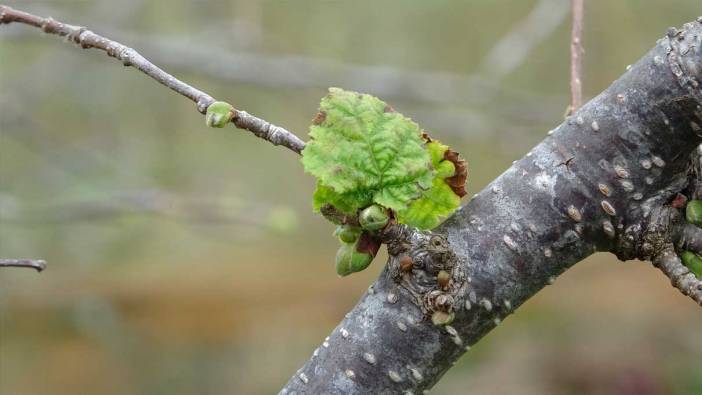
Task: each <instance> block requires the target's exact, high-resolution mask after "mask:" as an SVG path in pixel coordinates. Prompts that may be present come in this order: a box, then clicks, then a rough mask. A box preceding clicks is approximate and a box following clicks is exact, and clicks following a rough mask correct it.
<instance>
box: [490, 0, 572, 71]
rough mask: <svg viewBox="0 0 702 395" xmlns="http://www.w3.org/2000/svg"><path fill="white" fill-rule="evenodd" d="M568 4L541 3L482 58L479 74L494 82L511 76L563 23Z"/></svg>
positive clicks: (552, 0) (542, 0) (557, 1)
mask: <svg viewBox="0 0 702 395" xmlns="http://www.w3.org/2000/svg"><path fill="white" fill-rule="evenodd" d="M566 15H568V4H567V3H566V2H564V1H562V0H540V1H539V2H538V3H537V4H536V5H535V6H534V8H533V9H532V10H531V12H529V14H527V16H526V17H524V19H522V20H521V21H519V22H517V23H516V24H515V25H514V28H513V29H512V30H510V31H509V32H507V34H505V35H503V36H502V38H500V39H499V40H498V41H497V44H495V45H494V46H493V47H492V49H491V50H490V52H488V54H487V55H485V58H484V59H483V61H482V64H481V66H480V70H481V72H482V73H484V74H485V75H488V76H490V77H491V78H492V79H494V80H500V79H502V78H504V77H505V76H507V75H508V74H510V73H511V72H513V71H514V70H515V69H516V68H517V67H519V66H520V65H521V64H522V63H524V61H526V59H527V55H529V52H531V50H532V49H534V47H536V46H538V45H539V44H541V43H542V42H543V41H544V40H545V39H546V38H548V37H549V36H550V35H551V34H552V33H553V32H554V31H555V30H556V29H557V28H558V26H560V25H561V23H563V21H564V20H565V18H566Z"/></svg>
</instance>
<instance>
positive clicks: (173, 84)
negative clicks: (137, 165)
mask: <svg viewBox="0 0 702 395" xmlns="http://www.w3.org/2000/svg"><path fill="white" fill-rule="evenodd" d="M13 22H15V23H23V24H26V25H29V26H34V27H37V28H40V29H42V30H43V31H44V32H45V33H48V34H55V35H58V36H61V37H66V38H67V40H68V41H71V42H74V43H76V44H78V45H80V46H81V47H82V48H97V49H101V50H103V51H105V52H106V53H107V55H108V56H111V57H114V58H116V59H118V60H120V61H121V62H122V64H124V65H125V66H132V67H134V68H136V69H137V70H139V71H141V72H142V73H144V74H146V75H148V76H149V77H151V78H153V79H155V80H156V81H158V82H160V83H161V84H163V85H165V86H167V87H168V88H170V89H172V90H174V91H175V92H178V93H179V94H181V95H183V96H185V97H187V98H188V99H190V100H192V101H194V102H195V103H196V104H197V110H198V111H199V112H201V113H203V114H204V113H205V112H206V111H207V107H209V105H210V104H212V103H213V102H214V101H215V99H214V98H212V96H210V95H208V94H207V93H205V92H202V91H200V90H198V89H196V88H194V87H192V86H190V85H188V84H186V83H185V82H183V81H181V80H179V79H177V78H175V77H174V76H172V75H170V74H168V73H166V72H165V71H163V70H161V69H160V68H158V67H157V66H156V65H154V64H153V63H151V62H149V61H148V60H147V59H146V58H144V57H143V56H141V55H140V54H139V53H138V52H137V51H135V50H134V49H132V48H129V47H127V46H125V45H123V44H120V43H118V42H116V41H112V40H110V39H108V38H106V37H103V36H100V35H98V34H95V33H93V32H91V31H90V30H87V29H86V28H85V27H81V26H74V25H69V24H66V23H63V22H59V21H56V20H54V19H52V18H43V17H40V16H36V15H33V14H30V13H27V12H23V11H19V10H15V9H13V8H10V7H8V6H4V5H0V24H3V23H13ZM232 123H233V124H234V125H235V126H236V127H238V128H240V129H245V130H248V131H250V132H251V133H253V134H255V135H256V136H258V137H260V138H262V139H264V140H267V141H269V142H271V143H273V144H274V145H282V146H284V147H287V148H289V149H290V150H292V151H294V152H296V153H298V154H299V153H300V152H301V151H302V149H303V148H304V146H305V143H304V142H303V141H302V140H300V139H299V138H298V137H297V136H295V135H294V134H292V133H291V132H289V131H287V130H285V129H284V128H281V127H280V126H276V125H273V124H271V123H270V122H268V121H266V120H263V119H261V118H258V117H256V116H253V115H251V114H249V113H247V112H246V111H242V110H235V115H234V117H233V118H232Z"/></svg>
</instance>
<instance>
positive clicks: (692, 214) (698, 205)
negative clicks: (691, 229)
mask: <svg viewBox="0 0 702 395" xmlns="http://www.w3.org/2000/svg"><path fill="white" fill-rule="evenodd" d="M685 219H687V222H688V223H691V224H693V225H697V226H702V200H690V201H689V202H687V207H686V208H685Z"/></svg>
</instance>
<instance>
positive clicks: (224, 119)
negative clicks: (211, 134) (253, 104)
mask: <svg viewBox="0 0 702 395" xmlns="http://www.w3.org/2000/svg"><path fill="white" fill-rule="evenodd" d="M232 118H234V107H232V105H231V104H229V103H227V102H223V101H216V102H214V103H212V104H210V106H209V107H207V114H205V125H207V126H209V127H211V128H223V127H225V126H227V124H228V123H229V122H230V121H231V120H232Z"/></svg>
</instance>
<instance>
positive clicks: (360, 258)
mask: <svg viewBox="0 0 702 395" xmlns="http://www.w3.org/2000/svg"><path fill="white" fill-rule="evenodd" d="M372 260H373V255H371V254H368V253H366V252H358V251H356V244H349V243H344V244H342V245H341V247H339V251H337V252H336V273H337V274H339V275H340V276H342V277H343V276H348V275H349V274H351V273H356V272H360V271H361V270H363V269H365V268H367V267H368V265H370V263H371V261H372Z"/></svg>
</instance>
